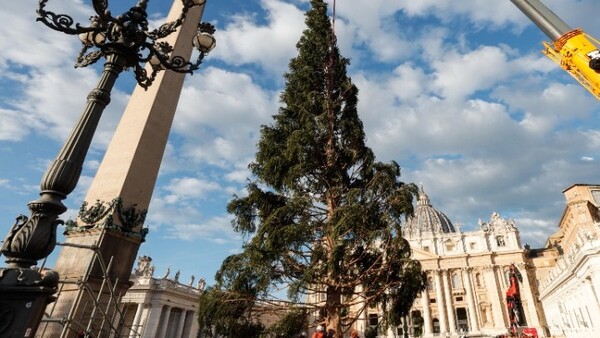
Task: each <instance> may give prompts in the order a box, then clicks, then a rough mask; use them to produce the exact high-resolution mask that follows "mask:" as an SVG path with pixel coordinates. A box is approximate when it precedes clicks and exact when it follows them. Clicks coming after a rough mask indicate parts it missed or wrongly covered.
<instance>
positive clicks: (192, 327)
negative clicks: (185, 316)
mask: <svg viewBox="0 0 600 338" xmlns="http://www.w3.org/2000/svg"><path fill="white" fill-rule="evenodd" d="M189 314H190V316H191V318H190V319H191V324H190V335H189V336H188V337H183V338H193V337H195V336H193V337H192V335H191V334H192V333H195V332H198V327H199V326H200V324H199V323H198V314H197V313H196V312H194V311H189Z"/></svg>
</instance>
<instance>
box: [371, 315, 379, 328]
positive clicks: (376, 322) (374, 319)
mask: <svg viewBox="0 0 600 338" xmlns="http://www.w3.org/2000/svg"><path fill="white" fill-rule="evenodd" d="M377 325H379V317H378V316H377V314H376V313H369V326H377Z"/></svg>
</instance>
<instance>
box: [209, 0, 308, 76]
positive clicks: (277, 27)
mask: <svg viewBox="0 0 600 338" xmlns="http://www.w3.org/2000/svg"><path fill="white" fill-rule="evenodd" d="M260 3H261V6H263V7H264V10H265V11H266V12H267V21H268V23H267V24H266V25H261V24H259V23H257V22H256V18H255V17H254V16H252V15H241V14H239V15H236V16H234V17H233V18H232V20H231V22H230V23H228V24H227V26H226V27H225V28H224V29H220V30H219V31H218V33H217V34H216V37H217V39H218V45H219V47H218V48H217V49H215V51H214V52H213V53H211V57H215V58H218V59H223V60H225V61H226V62H228V63H230V64H234V65H242V64H249V63H255V64H259V65H261V66H262V68H263V69H265V70H266V71H267V72H269V73H271V74H275V75H277V76H280V75H281V73H282V71H283V70H284V69H285V66H286V65H287V63H288V61H289V59H290V58H292V57H293V56H294V54H295V45H296V42H297V41H298V39H299V38H300V35H301V33H302V31H303V30H304V12H303V11H301V10H299V9H298V8H297V7H296V6H294V5H292V4H289V3H285V2H283V1H277V0H261V1H260Z"/></svg>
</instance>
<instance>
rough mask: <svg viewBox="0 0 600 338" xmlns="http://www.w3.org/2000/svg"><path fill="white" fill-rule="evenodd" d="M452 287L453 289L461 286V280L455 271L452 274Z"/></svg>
mask: <svg viewBox="0 0 600 338" xmlns="http://www.w3.org/2000/svg"><path fill="white" fill-rule="evenodd" d="M452 288H453V289H460V288H462V281H461V280H460V275H459V274H458V273H457V272H455V273H453V274H452Z"/></svg>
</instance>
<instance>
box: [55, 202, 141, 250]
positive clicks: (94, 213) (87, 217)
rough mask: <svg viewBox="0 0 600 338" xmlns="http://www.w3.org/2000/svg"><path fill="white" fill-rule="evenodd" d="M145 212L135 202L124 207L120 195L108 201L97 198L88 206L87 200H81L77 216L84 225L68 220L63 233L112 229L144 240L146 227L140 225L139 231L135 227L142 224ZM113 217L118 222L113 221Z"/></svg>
mask: <svg viewBox="0 0 600 338" xmlns="http://www.w3.org/2000/svg"><path fill="white" fill-rule="evenodd" d="M147 212H148V211H147V210H141V211H138V210H137V209H136V205H135V204H134V205H133V206H131V207H129V208H124V207H123V200H122V199H121V198H120V197H117V198H115V199H113V200H112V201H111V202H109V203H107V202H102V201H99V200H98V201H96V204H94V205H92V206H89V207H88V203H87V202H83V205H82V206H81V208H80V209H79V215H78V216H79V220H80V221H81V222H82V223H84V225H82V226H79V225H77V222H75V221H72V220H69V221H67V223H66V227H65V234H67V233H69V232H77V231H87V230H88V229H91V228H101V229H113V230H118V231H120V232H122V233H123V234H125V235H127V236H131V237H136V238H140V239H141V240H142V241H144V240H145V238H146V235H147V234H148V228H144V227H142V228H141V229H139V231H138V230H136V228H138V227H139V226H140V225H143V223H144V220H145V219H146V213H147ZM115 219H116V220H117V221H118V222H119V224H117V223H116V222H115Z"/></svg>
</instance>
